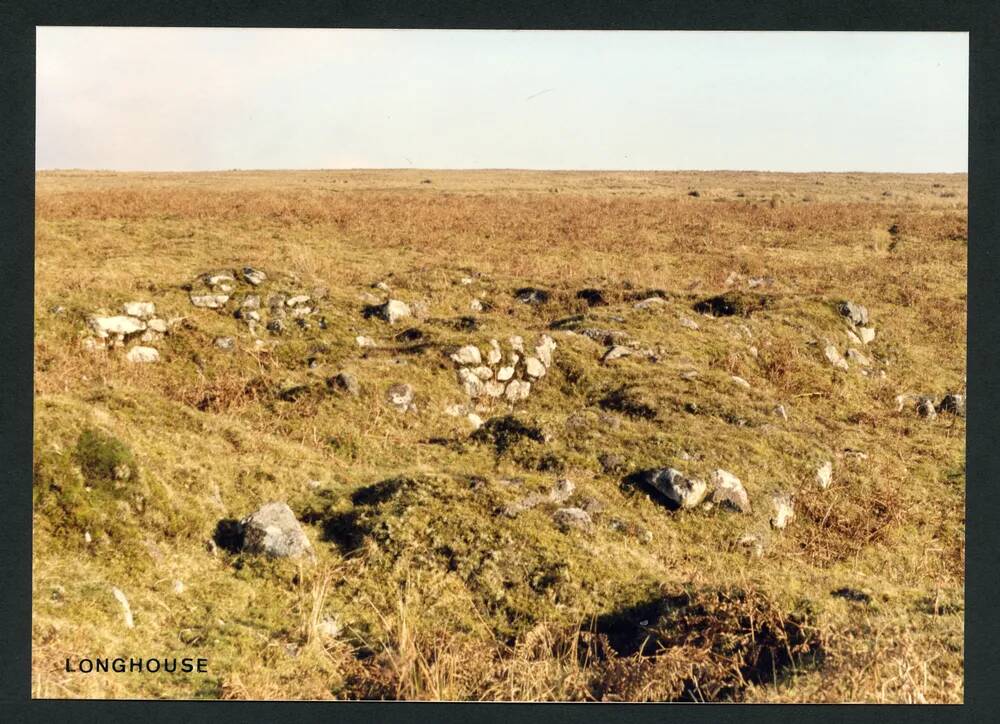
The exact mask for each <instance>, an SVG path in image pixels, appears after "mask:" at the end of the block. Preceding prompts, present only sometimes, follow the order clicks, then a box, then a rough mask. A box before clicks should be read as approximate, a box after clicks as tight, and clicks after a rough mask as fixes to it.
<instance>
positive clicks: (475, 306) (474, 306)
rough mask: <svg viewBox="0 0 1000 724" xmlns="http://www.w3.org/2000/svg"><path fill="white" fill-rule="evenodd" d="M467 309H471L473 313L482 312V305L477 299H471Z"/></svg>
mask: <svg viewBox="0 0 1000 724" xmlns="http://www.w3.org/2000/svg"><path fill="white" fill-rule="evenodd" d="M469 309H471V310H472V311H473V312H481V311H483V303H482V302H481V301H480V300H478V299H473V300H472V301H471V302H469Z"/></svg>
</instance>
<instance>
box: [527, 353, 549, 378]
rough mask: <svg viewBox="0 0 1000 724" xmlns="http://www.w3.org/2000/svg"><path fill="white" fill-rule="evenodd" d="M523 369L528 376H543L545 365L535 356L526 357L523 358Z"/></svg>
mask: <svg viewBox="0 0 1000 724" xmlns="http://www.w3.org/2000/svg"><path fill="white" fill-rule="evenodd" d="M524 371H525V372H527V373H528V376H529V377H536V378H537V377H544V376H545V365H544V364H542V361H541V360H540V359H538V358H537V357H526V358H525V360H524Z"/></svg>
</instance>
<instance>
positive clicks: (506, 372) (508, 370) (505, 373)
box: [497, 366, 515, 382]
mask: <svg viewBox="0 0 1000 724" xmlns="http://www.w3.org/2000/svg"><path fill="white" fill-rule="evenodd" d="M514 372H515V370H514V367H512V366H507V367H501V368H500V369H499V370H497V379H498V380H499V381H500V382H506V381H507V380H509V379H511V378H513V377H514Z"/></svg>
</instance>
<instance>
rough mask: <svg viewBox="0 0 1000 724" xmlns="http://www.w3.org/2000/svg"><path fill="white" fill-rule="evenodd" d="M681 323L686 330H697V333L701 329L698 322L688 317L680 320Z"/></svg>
mask: <svg viewBox="0 0 1000 724" xmlns="http://www.w3.org/2000/svg"><path fill="white" fill-rule="evenodd" d="M680 323H681V326H682V327H684V328H685V329H692V330H695V331H697V330H699V329H701V327H699V326H698V323H697V322H696V321H694V320H693V319H690V318H688V317H681V318H680Z"/></svg>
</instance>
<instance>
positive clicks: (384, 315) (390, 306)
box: [365, 299, 411, 324]
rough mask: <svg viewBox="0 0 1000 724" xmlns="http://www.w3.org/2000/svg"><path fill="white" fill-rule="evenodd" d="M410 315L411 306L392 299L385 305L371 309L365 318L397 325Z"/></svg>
mask: <svg viewBox="0 0 1000 724" xmlns="http://www.w3.org/2000/svg"><path fill="white" fill-rule="evenodd" d="M410 315H411V311H410V306H409V305H408V304H407V303H406V302H401V301H399V300H398V299H390V300H389V301H387V302H386V303H385V304H380V305H377V306H374V307H369V308H368V309H367V310H366V312H365V316H369V317H372V316H373V317H378V318H379V319H381V320H383V321H386V322H388V323H389V324H395V323H396V322H398V321H399V320H400V319H405V318H406V317H409V316H410Z"/></svg>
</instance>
